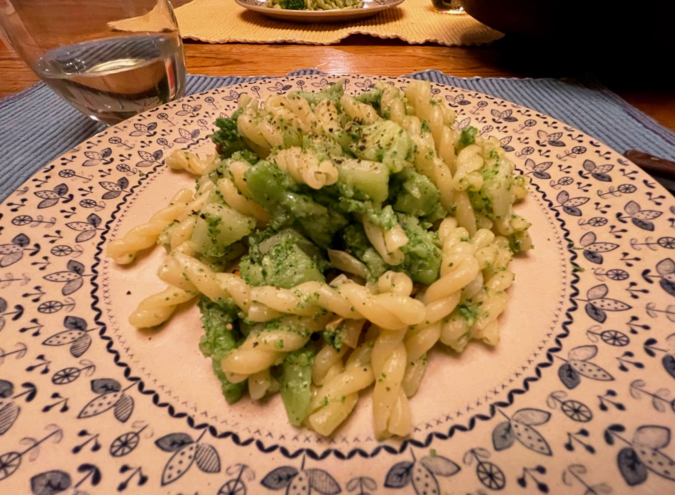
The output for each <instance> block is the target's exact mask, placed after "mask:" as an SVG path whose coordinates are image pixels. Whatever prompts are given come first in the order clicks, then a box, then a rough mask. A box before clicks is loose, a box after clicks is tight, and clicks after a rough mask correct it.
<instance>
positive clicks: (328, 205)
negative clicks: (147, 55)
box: [108, 80, 531, 439]
mask: <svg viewBox="0 0 675 495" xmlns="http://www.w3.org/2000/svg"><path fill="white" fill-rule="evenodd" d="M454 121H455V115H454V113H453V111H452V110H451V109H450V108H448V107H447V106H445V104H444V103H443V102H442V101H441V100H440V99H438V98H435V97H433V95H432V93H431V86H430V84H429V83H428V82H422V81H412V80H411V81H410V82H409V83H408V86H407V88H406V89H405V91H401V90H399V89H397V88H396V87H394V86H392V85H389V84H386V83H379V84H377V85H376V86H375V87H374V88H373V89H372V90H371V91H369V92H365V93H363V94H361V95H359V96H356V97H353V96H350V95H348V94H346V93H345V92H344V88H343V85H342V84H341V83H338V84H334V85H332V86H329V87H327V88H325V89H323V90H322V91H321V92H318V93H309V92H307V93H305V92H295V93H290V94H289V95H288V96H278V95H275V96H271V97H269V98H268V99H267V100H265V101H264V102H260V101H257V100H255V99H251V98H250V97H249V96H247V95H246V94H243V95H242V96H241V97H240V100H239V108H238V110H237V111H236V112H234V114H233V115H232V116H231V117H229V118H224V119H218V120H217V121H216V124H217V125H218V127H219V130H218V131H217V132H216V133H215V134H214V135H213V136H212V139H213V141H214V142H215V143H216V147H217V152H218V154H217V155H214V156H209V157H200V156H197V155H195V154H192V153H189V152H186V151H177V152H174V153H173V154H172V155H171V156H170V157H169V158H167V161H166V163H167V165H168V166H169V167H171V168H172V169H175V170H184V171H187V172H190V173H192V174H194V175H196V176H197V179H196V187H195V190H194V191H190V190H187V189H186V190H181V191H179V192H178V193H177V194H176V195H175V197H174V198H173V199H172V200H171V202H170V204H169V205H168V206H166V207H165V208H163V209H161V210H159V211H157V212H155V213H154V214H153V215H152V216H151V218H150V219H149V221H148V222H147V223H145V224H142V225H139V226H137V227H135V228H133V229H132V230H130V231H129V232H128V233H127V234H126V235H125V236H123V237H121V238H118V239H116V240H113V241H111V242H110V243H109V244H108V255H109V256H110V257H112V258H113V259H114V260H115V262H117V263H119V264H128V263H131V262H132V261H133V260H134V257H135V254H136V252H138V251H139V250H142V249H146V248H149V247H151V246H153V245H154V244H155V243H158V244H160V245H162V246H163V247H164V248H165V249H166V250H167V253H168V254H167V256H166V258H165V260H164V262H163V263H162V265H161V267H160V269H159V271H158V276H159V277H160V278H161V279H162V280H163V281H164V282H166V283H167V288H166V289H165V290H164V291H162V292H160V293H159V294H155V295H151V296H149V297H148V298H146V299H145V300H143V301H141V303H140V304H139V306H138V308H137V309H136V311H134V313H133V314H132V315H131V317H130V322H131V323H132V325H134V326H136V327H138V328H143V327H154V326H157V325H160V324H161V323H163V322H165V321H167V320H168V319H169V318H170V317H171V314H172V313H173V311H174V310H175V308H176V307H177V306H178V305H179V304H182V303H185V302H188V301H191V300H193V299H198V305H199V308H200V310H201V314H202V322H203V325H204V330H205V334H204V335H203V337H202V339H201V342H200V348H201V351H202V352H203V354H204V355H205V356H207V357H210V358H211V359H212V363H213V371H214V373H215V374H216V375H217V377H218V378H219V380H220V382H221V384H222V393H223V395H224V396H225V398H226V399H227V401H228V402H230V403H233V402H236V401H238V400H239V399H240V398H241V397H242V396H243V394H244V393H245V392H246V391H248V394H249V396H250V397H251V398H252V399H261V398H263V397H265V396H266V395H268V394H272V393H276V392H279V393H280V394H281V397H282V399H283V403H284V405H285V408H286V412H287V414H288V419H289V421H290V422H291V423H292V424H293V425H295V426H305V427H308V428H311V429H312V430H314V431H316V432H318V433H320V434H322V435H330V434H331V433H332V432H333V431H335V429H336V428H337V427H338V426H339V425H340V424H341V423H342V422H344V421H345V420H346V419H347V418H348V417H349V415H350V414H351V412H352V410H353V409H354V407H355V406H356V403H357V402H358V399H359V394H360V393H361V392H362V391H363V390H365V389H367V388H369V387H373V396H372V397H373V399H372V411H373V422H374V429H375V433H376V435H377V437H378V438H380V439H383V438H387V437H389V436H392V435H396V436H405V435H408V434H409V433H410V432H411V430H412V425H413V418H411V414H410V407H409V404H408V401H409V399H410V398H411V397H412V396H413V395H414V394H415V393H416V391H417V390H418V388H419V386H420V382H421V380H422V378H423V376H424V371H425V369H426V367H427V353H428V352H429V350H430V349H431V348H432V347H434V346H436V345H445V346H448V347H449V348H451V349H452V350H453V351H456V352H461V351H462V350H463V349H464V348H465V347H466V346H467V345H468V344H469V342H470V341H471V340H481V341H483V342H485V343H487V344H490V345H496V344H497V343H498V342H499V323H498V318H499V315H500V314H501V313H502V312H503V311H504V309H505V308H506V305H507V302H508V294H507V292H506V291H507V289H508V288H509V286H510V285H511V284H512V283H513V280H514V274H513V273H512V272H511V271H510V270H509V263H510V261H511V258H512V256H513V255H514V254H515V253H518V252H523V251H527V250H528V249H530V247H531V241H530V237H529V234H528V228H529V226H530V224H529V223H528V222H527V221H526V220H525V219H523V218H522V217H520V216H519V215H517V214H515V213H514V211H513V205H514V203H516V202H518V201H519V200H521V199H523V198H524V197H525V195H526V194H527V191H526V187H525V186H526V180H525V178H524V177H523V176H521V175H516V174H514V168H513V164H512V163H511V161H510V160H509V159H508V158H507V157H506V156H505V155H504V152H503V150H502V149H501V148H500V146H499V143H498V142H497V141H496V140H495V139H493V138H483V137H481V136H479V135H477V132H476V129H474V128H472V127H466V128H464V129H462V130H461V131H460V130H458V129H456V128H454V127H453V123H454ZM431 379H433V377H432V378H431Z"/></svg>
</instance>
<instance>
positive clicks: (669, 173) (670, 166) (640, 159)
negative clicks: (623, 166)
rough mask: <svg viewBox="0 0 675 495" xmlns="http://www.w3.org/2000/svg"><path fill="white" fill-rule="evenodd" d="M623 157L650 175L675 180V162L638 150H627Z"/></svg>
mask: <svg viewBox="0 0 675 495" xmlns="http://www.w3.org/2000/svg"><path fill="white" fill-rule="evenodd" d="M623 156H625V157H626V158H628V159H629V160H630V161H632V162H633V163H635V164H636V165H638V166H639V167H640V168H642V169H644V170H645V171H646V172H649V173H650V174H654V175H658V176H659V177H662V178H664V179H670V180H675V162H671V161H670V160H666V159H665V158H659V157H657V156H654V155H650V154H649V153H644V152H642V151H638V150H627V151H626V152H625V153H624V154H623Z"/></svg>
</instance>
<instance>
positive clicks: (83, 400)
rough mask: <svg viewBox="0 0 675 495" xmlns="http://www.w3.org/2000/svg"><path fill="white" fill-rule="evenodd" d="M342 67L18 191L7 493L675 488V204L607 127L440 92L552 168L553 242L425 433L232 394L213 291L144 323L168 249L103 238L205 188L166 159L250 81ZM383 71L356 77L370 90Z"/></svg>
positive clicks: (314, 84)
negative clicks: (406, 433) (320, 429)
mask: <svg viewBox="0 0 675 495" xmlns="http://www.w3.org/2000/svg"><path fill="white" fill-rule="evenodd" d="M335 80H337V78H332V77H328V76H303V77H287V78H281V79H262V80H259V81H256V82H254V83H247V84H241V85H236V86H228V87H225V88H220V89H215V90H212V91H209V92H206V93H203V94H200V95H195V96H190V97H187V98H185V99H183V100H181V101H179V102H175V103H170V104H168V105H165V106H163V107H161V108H158V109H155V110H153V111H150V112H147V113H144V114H142V115H139V116H137V117H134V118H133V119H130V120H128V121H126V122H123V123H122V124H120V125H117V126H114V127H111V128H109V129H107V130H105V131H104V132H102V133H101V134H98V135H96V136H94V137H93V138H91V139H89V140H88V141H86V142H84V143H82V144H81V145H80V146H78V147H76V148H74V149H73V150H71V151H69V152H67V153H65V154H64V155H63V156H61V157H60V158H58V159H56V160H54V161H53V162H52V163H51V164H50V165H49V166H47V167H45V168H44V169H43V170H41V171H40V172H39V173H37V174H36V175H35V176H34V177H33V178H32V179H30V180H28V181H27V182H26V183H25V184H24V186H22V187H21V188H19V189H18V190H17V191H15V192H14V193H13V194H12V195H11V196H10V197H9V198H8V200H7V201H6V202H5V203H4V204H3V205H2V207H0V232H1V241H0V348H2V350H1V351H0V493H3V494H5V493H6V494H23V493H31V492H32V493H33V494H34V495H54V494H57V493H68V494H73V493H106V494H112V493H124V494H127V493H129V494H131V493H133V494H137V493H139V494H143V493H149V494H156V493H166V494H194V493H198V494H200V495H208V494H213V495H215V494H219V495H224V494H238V495H243V494H245V493H251V494H258V493H261V494H265V493H272V492H274V491H275V490H280V491H283V490H285V491H286V493H293V494H295V493H300V494H310V493H313V494H315V493H320V494H335V493H349V494H365V493H370V494H372V493H378V494H380V493H385V494H386V493H392V494H396V493H401V494H416V495H422V494H431V493H462V494H465V493H471V494H474V495H477V494H486V493H491V492H492V491H496V490H501V491H502V493H516V494H519V493H546V492H549V493H565V494H568V493H569V494H579V495H583V494H588V495H591V494H606V493H610V492H611V493H616V494H621V493H632V492H633V491H635V492H636V493H647V492H650V493H662V494H666V493H672V492H673V490H675V481H673V480H674V479H675V469H674V468H673V461H672V460H671V459H672V458H673V457H674V456H675V448H674V447H673V446H672V444H671V442H670V433H671V428H672V425H673V424H675V422H674V420H675V403H674V402H673V396H674V394H673V392H675V337H674V336H673V334H675V323H674V321H675V262H673V257H674V256H673V255H674V254H675V251H673V250H674V249H675V228H674V227H675V201H674V200H673V198H672V196H670V195H669V194H668V193H667V192H666V191H665V190H664V189H663V188H661V187H660V186H659V185H657V184H655V182H654V181H653V180H652V179H651V178H650V177H649V176H647V175H646V174H644V173H643V172H642V171H640V170H639V169H638V168H637V167H635V166H634V165H632V164H631V163H629V162H627V161H626V160H625V159H624V158H622V157H621V156H620V155H618V154H617V153H615V152H613V151H611V150H610V149H608V148H607V147H606V146H604V145H603V144H601V143H599V142H597V141H596V140H595V139H593V138H592V137H589V136H587V135H585V134H583V133H581V132H579V131H578V130H576V129H574V128H571V127H568V126H567V125H565V124H564V123H561V122H558V121H556V120H555V119H552V118H550V117H547V116H545V115H542V114H539V113H537V112H536V111H533V110H529V109H527V108H523V107H520V106H518V105H515V104H512V103H509V102H507V101H504V100H501V99H497V98H493V97H490V96H486V95H484V94H481V93H475V92H472V91H466V90H459V89H456V88H452V87H447V86H438V85H435V86H434V91H435V92H436V93H437V94H438V95H439V96H440V97H441V98H443V99H444V101H446V102H448V104H450V105H451V106H452V107H454V109H455V111H456V112H457V114H458V119H457V123H456V125H457V126H458V127H464V126H467V125H472V126H475V127H476V128H478V129H479V130H480V132H481V133H482V134H483V135H492V136H494V137H496V138H498V139H500V141H501V144H502V146H503V147H504V149H505V150H507V152H508V153H509V154H510V156H511V158H512V159H513V160H514V162H515V163H516V165H517V167H518V170H519V171H520V172H522V173H524V174H526V175H527V176H529V177H531V179H532V185H531V187H530V190H531V194H530V196H529V197H528V198H527V200H526V201H525V202H524V203H523V204H522V205H521V206H519V207H518V212H519V213H521V214H522V215H523V216H525V217H526V218H528V219H529V220H531V221H532V223H533V226H532V229H531V232H532V237H533V239H534V244H535V249H534V250H533V251H532V252H531V253H529V254H528V255H527V256H526V257H520V258H517V259H516V260H514V262H513V270H514V271H515V273H516V282H515V284H514V286H513V287H512V288H511V289H510V294H511V301H510V303H509V307H508V310H507V312H506V313H505V314H504V315H503V316H502V318H501V319H500V321H501V328H502V329H501V336H502V341H501V343H500V344H499V345H498V346H497V347H496V348H495V349H491V348H488V347H485V346H483V345H480V344H477V343H474V344H472V345H470V346H469V347H468V348H467V350H466V352H465V353H464V354H462V355H461V356H454V355H451V354H448V353H444V352H441V351H437V352H433V353H432V354H431V355H430V358H429V361H430V366H429V369H428V370H427V374H426V376H425V378H424V381H423V384H422V387H421V388H420V391H419V392H418V394H417V395H416V396H415V397H414V398H413V399H412V400H411V408H412V415H413V419H414V425H415V428H414V431H413V433H412V435H411V436H410V437H409V438H407V439H403V440H389V441H386V442H377V441H376V440H375V439H374V438H373V437H372V421H371V411H370V406H369V400H368V399H367V398H364V400H361V402H360V405H359V407H358V409H357V410H356V411H355V413H354V415H353V416H352V417H351V418H350V419H349V420H348V421H347V422H346V424H345V425H344V426H343V427H341V428H340V429H339V430H338V431H337V432H336V433H335V435H334V436H333V437H332V438H321V437H318V436H317V435H315V434H314V433H312V432H309V431H305V430H298V429H296V428H293V427H292V426H289V424H288V422H287V420H286V415H285V412H284V410H283V406H282V404H281V402H280V400H279V398H278V397H275V398H273V399H271V400H269V401H266V402H264V403H262V404H258V403H252V402H251V401H249V400H248V399H246V398H244V399H243V400H242V401H240V402H239V403H237V404H235V405H232V406H228V405H227V404H226V403H225V400H224V399H223V398H222V396H221V394H220V388H219V384H218V382H217V380H216V378H215V377H214V376H213V374H212V372H211V365H210V361H209V360H207V359H204V358H203V357H202V356H201V355H200V353H199V350H198V348H197V343H198V341H199V337H200V335H201V334H202V329H201V323H200V321H199V314H198V310H197V309H196V308H195V307H191V306H186V307H184V308H181V310H180V311H179V312H178V313H177V314H176V315H175V317H174V318H173V319H172V320H171V321H170V323H168V324H167V325H165V326H163V327H162V328H161V329H157V330H155V331H145V332H139V331H137V330H135V329H134V328H132V327H131V326H130V325H129V324H128V323H127V316H128V314H129V313H130V311H131V310H132V309H133V308H134V307H135V305H136V304H137V303H138V301H140V300H141V299H143V298H144V297H145V296H147V295H148V294H151V293H154V292H156V291H157V290H159V289H161V288H163V284H161V283H160V282H159V281H158V279H157V278H156V276H155V270H156V268H157V265H158V264H159V262H160V259H161V257H162V253H161V252H160V250H159V249H156V250H154V251H153V252H150V253H147V254H145V255H144V256H141V257H140V258H139V259H138V260H137V261H136V262H135V263H134V266H132V267H128V268H120V267H117V266H115V265H114V263H111V262H110V261H109V260H108V259H106V258H105V256H104V255H103V254H102V253H103V249H104V247H105V244H106V242H107V240H108V239H111V238H114V237H116V236H119V235H120V234H121V233H124V232H126V231H127V230H128V229H130V228H131V227H132V226H135V225H136V224H138V223H140V222H142V221H145V220H147V219H148V218H149V217H150V215H151V214H152V212H153V211H155V210H156V209H157V208H159V207H161V206H162V205H164V204H165V203H166V202H167V201H168V200H169V198H171V197H172V196H173V194H174V192H175V191H177V190H178V189H180V188H181V187H183V186H186V185H187V186H189V185H191V184H192V179H190V178H189V177H187V176H186V175H184V174H180V173H174V172H171V171H169V170H167V169H166V167H165V166H164V165H163V158H164V157H166V156H167V154H169V153H170V152H171V151H173V150H175V149H181V148H190V149H208V148H211V147H212V145H211V144H210V142H209V140H208V138H207V136H208V135H209V134H210V133H211V131H212V129H213V122H214V120H215V119H216V118H217V117H219V116H221V115H229V114H230V113H231V112H232V111H233V109H234V108H235V106H236V100H237V98H238V96H239V95H240V94H242V93H248V94H249V95H251V96H254V97H257V98H265V97H266V96H268V95H270V94H285V93H287V92H289V91H292V90H297V89H303V90H318V89H320V88H321V87H323V86H324V85H325V84H328V83H329V82H332V81H335ZM377 80H379V78H376V77H372V76H371V77H365V76H349V78H348V84H347V90H348V91H349V92H351V93H359V92H361V91H364V90H366V89H368V88H369V87H370V86H371V85H372V83H373V82H374V81H377ZM384 80H385V81H387V82H390V83H391V84H395V85H397V86H400V87H404V86H405V85H406V84H407V82H408V80H407V79H401V78H398V79H394V78H391V79H387V78H384Z"/></svg>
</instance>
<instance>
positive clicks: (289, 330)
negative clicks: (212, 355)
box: [221, 315, 330, 383]
mask: <svg viewBox="0 0 675 495" xmlns="http://www.w3.org/2000/svg"><path fill="white" fill-rule="evenodd" d="M329 318H330V316H324V317H319V318H306V317H302V316H291V315H289V316H284V317H283V318H281V320H280V322H279V325H278V326H277V328H275V329H269V328H260V327H259V328H257V329H253V330H251V333H249V335H248V337H246V340H245V341H244V342H243V343H242V344H241V345H240V346H239V347H237V348H235V349H233V350H232V351H231V352H230V353H229V354H227V356H225V357H224V358H223V360H222V362H221V366H222V368H223V371H224V372H225V375H226V376H227V378H228V380H230V381H231V382H232V383H238V382H242V381H244V380H246V379H247V378H248V377H249V376H250V375H253V374H255V373H260V372H261V371H263V370H266V369H268V368H270V367H271V366H275V365H277V364H280V363H281V361H282V360H283V358H284V356H285V355H286V354H287V353H289V352H292V351H296V350H298V349H300V348H302V347H304V346H305V344H306V343H307V342H308V341H309V338H310V336H311V334H312V332H317V331H320V330H323V329H324V328H325V326H326V323H327V322H328V319H329ZM262 327H264V325H263V326H262Z"/></svg>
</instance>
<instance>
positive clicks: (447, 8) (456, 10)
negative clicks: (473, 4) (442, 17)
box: [431, 0, 464, 14]
mask: <svg viewBox="0 0 675 495" xmlns="http://www.w3.org/2000/svg"><path fill="white" fill-rule="evenodd" d="M431 4H432V5H433V6H434V10H435V11H436V12H440V13H442V14H464V7H463V6H462V4H461V2H460V0H431Z"/></svg>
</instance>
